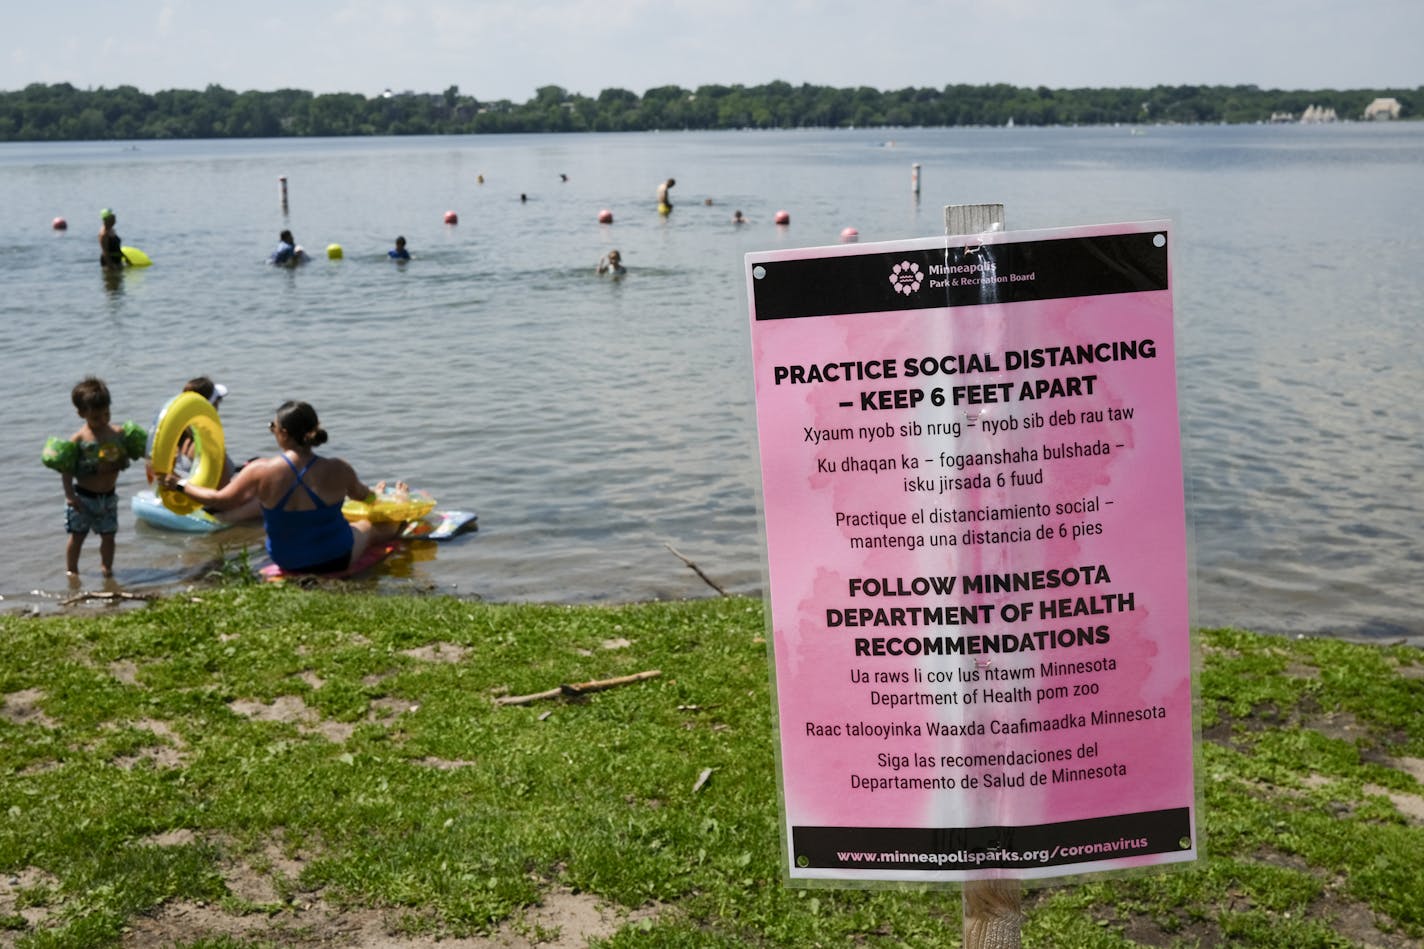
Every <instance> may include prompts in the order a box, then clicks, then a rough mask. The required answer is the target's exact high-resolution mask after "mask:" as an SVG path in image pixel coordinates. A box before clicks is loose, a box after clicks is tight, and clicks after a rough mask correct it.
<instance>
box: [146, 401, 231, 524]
mask: <svg viewBox="0 0 1424 949" xmlns="http://www.w3.org/2000/svg"><path fill="white" fill-rule="evenodd" d="M190 428H191V429H192V430H193V472H192V474H190V475H188V481H189V482H191V483H192V484H196V485H197V486H198V487H200V488H216V487H217V486H218V482H219V481H221V480H222V473H223V462H224V461H225V460H226V458H227V455H226V453H225V450H224V448H223V429H222V421H221V420H219V419H218V410H217V409H215V408H213V405H212V403H211V402H209V401H208V400H207V399H205V398H203V397H202V396H201V395H199V394H198V393H196V392H183V393H180V394H178V395H176V396H174V397H173V398H172V399H170V400H169V401H168V404H167V405H165V406H164V407H163V408H162V409H160V410H159V412H158V418H157V419H155V420H154V422H153V442H152V443H151V444H150V446H149V449H148V457H149V460H150V461H151V462H152V463H153V470H154V472H155V473H157V474H161V475H165V474H171V473H172V472H173V463H174V462H175V461H176V460H177V458H178V439H179V438H181V437H182V436H183V433H184V432H185V431H187V430H188V429H190ZM158 496H159V498H160V499H162V501H163V506H164V507H166V508H168V510H170V511H172V512H173V513H174V514H188V513H190V512H192V511H196V510H197V509H198V508H200V507H202V505H201V504H199V503H198V502H197V501H195V500H193V499H192V498H190V497H188V495H186V494H182V493H180V492H178V491H170V490H169V489H167V488H159V489H158Z"/></svg>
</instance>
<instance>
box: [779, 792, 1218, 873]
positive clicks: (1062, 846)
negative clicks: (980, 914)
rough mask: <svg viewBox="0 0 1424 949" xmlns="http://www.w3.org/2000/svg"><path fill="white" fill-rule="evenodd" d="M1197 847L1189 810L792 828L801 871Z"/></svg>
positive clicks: (1015, 861) (1094, 856)
mask: <svg viewBox="0 0 1424 949" xmlns="http://www.w3.org/2000/svg"><path fill="white" fill-rule="evenodd" d="M1191 846H1192V837H1191V810H1190V809H1189V808H1185V807H1179V808H1170V809H1167V810H1160V811H1144V812H1141V813H1137V814H1116V815H1113V816H1111V817H1094V818H1090V819H1087V820H1075V821H1062V822H1059V823H1054V824H1032V825H1026V826H1021V827H792V828H791V847H792V855H793V859H794V860H795V861H796V866H797V867H798V868H802V869H812V868H816V869H841V870H973V869H988V868H999V869H1025V868H1031V867H1050V866H1058V865H1061V864H1065V863H1092V862H1095V861H1103V860H1116V859H1120V858H1122V857H1137V856H1142V855H1144V854H1156V853H1177V852H1180V851H1182V850H1188V849H1190V848H1191Z"/></svg>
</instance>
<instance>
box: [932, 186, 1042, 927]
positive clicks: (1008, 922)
mask: <svg viewBox="0 0 1424 949" xmlns="http://www.w3.org/2000/svg"><path fill="white" fill-rule="evenodd" d="M1003 229H1004V206H1003V205H1002V204H951V205H947V206H946V207H945V209H944V232H945V234H946V235H955V234H982V233H984V232H985V231H1001V230H1003ZM1023 920H1024V915H1023V888H1022V887H1021V886H1020V885H1019V882H1018V881H1017V880H969V881H967V882H966V883H965V884H964V949H1019V947H1020V945H1021V944H1022V930H1023Z"/></svg>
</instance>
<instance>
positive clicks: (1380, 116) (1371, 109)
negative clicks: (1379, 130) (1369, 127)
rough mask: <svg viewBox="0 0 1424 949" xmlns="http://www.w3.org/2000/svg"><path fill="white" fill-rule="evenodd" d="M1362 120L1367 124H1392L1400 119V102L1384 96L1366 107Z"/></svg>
mask: <svg viewBox="0 0 1424 949" xmlns="http://www.w3.org/2000/svg"><path fill="white" fill-rule="evenodd" d="M1362 118H1363V119H1365V120H1366V121H1367V122H1392V121H1394V120H1395V119H1397V118H1399V100H1398V99H1396V98H1394V97H1393V96H1388V97H1383V96H1382V97H1380V98H1378V99H1376V100H1375V101H1373V102H1371V103H1370V104H1369V105H1367V106H1365V114H1364V115H1363V116H1362Z"/></svg>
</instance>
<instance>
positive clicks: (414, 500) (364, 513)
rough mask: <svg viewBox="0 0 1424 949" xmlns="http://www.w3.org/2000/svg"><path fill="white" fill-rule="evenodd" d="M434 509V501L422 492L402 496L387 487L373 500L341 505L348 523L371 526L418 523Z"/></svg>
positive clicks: (412, 492) (348, 502)
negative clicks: (362, 523) (362, 522)
mask: <svg viewBox="0 0 1424 949" xmlns="http://www.w3.org/2000/svg"><path fill="white" fill-rule="evenodd" d="M434 509H435V499H434V498H432V497H431V496H430V495H429V494H427V493H426V492H424V491H411V492H408V494H407V495H405V496H402V495H398V494H396V493H395V492H394V491H392V490H391V489H390V488H389V487H388V488H387V489H386V493H385V494H378V495H376V497H375V498H374V500H368V501H351V500H347V501H346V503H344V504H342V505H341V513H342V514H343V515H345V517H346V519H347V520H348V521H370V522H371V523H373V524H381V523H388V524H399V523H402V522H405V521H418V520H420V519H421V518H422V517H424V516H425V515H427V514H429V513H430V512H431V511H433V510H434Z"/></svg>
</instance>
